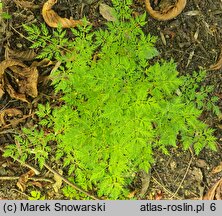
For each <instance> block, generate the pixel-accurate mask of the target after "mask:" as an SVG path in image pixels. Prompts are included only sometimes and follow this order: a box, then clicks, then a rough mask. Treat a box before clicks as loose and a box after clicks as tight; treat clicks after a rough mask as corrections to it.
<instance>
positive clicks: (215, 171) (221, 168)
mask: <svg viewBox="0 0 222 216" xmlns="http://www.w3.org/2000/svg"><path fill="white" fill-rule="evenodd" d="M221 171H222V162H220V164H219V165H218V166H216V167H214V168H213V170H212V171H211V174H217V173H219V172H221Z"/></svg>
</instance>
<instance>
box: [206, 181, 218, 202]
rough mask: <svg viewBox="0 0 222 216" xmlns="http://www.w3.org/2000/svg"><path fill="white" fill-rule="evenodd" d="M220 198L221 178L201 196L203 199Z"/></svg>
mask: <svg viewBox="0 0 222 216" xmlns="http://www.w3.org/2000/svg"><path fill="white" fill-rule="evenodd" d="M221 199H222V179H220V180H219V181H217V182H216V183H215V184H214V185H213V186H212V187H211V188H210V190H208V192H207V193H206V194H205V196H204V197H203V200H221Z"/></svg>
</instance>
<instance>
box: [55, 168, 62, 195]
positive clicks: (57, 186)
mask: <svg viewBox="0 0 222 216" xmlns="http://www.w3.org/2000/svg"><path fill="white" fill-rule="evenodd" d="M58 173H59V174H61V175H62V173H63V171H62V170H61V169H59V170H58ZM54 179H55V183H54V184H53V185H52V187H53V189H54V191H55V192H56V193H58V191H59V189H60V188H61V186H62V178H61V177H60V176H59V175H57V174H54Z"/></svg>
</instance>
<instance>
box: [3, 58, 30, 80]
mask: <svg viewBox="0 0 222 216" xmlns="http://www.w3.org/2000/svg"><path fill="white" fill-rule="evenodd" d="M15 65H17V66H21V67H26V65H25V64H23V63H22V62H20V61H17V60H13V59H7V60H4V61H2V62H1V63H0V79H1V78H2V76H3V74H4V71H5V69H6V68H8V67H12V66H15Z"/></svg>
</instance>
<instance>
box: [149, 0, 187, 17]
mask: <svg viewBox="0 0 222 216" xmlns="http://www.w3.org/2000/svg"><path fill="white" fill-rule="evenodd" d="M145 3H146V9H147V11H148V13H149V14H150V15H151V16H152V17H153V18H154V19H157V20H160V21H166V20H171V19H173V18H175V17H177V16H178V15H179V14H180V13H181V12H182V11H183V9H184V8H185V6H186V3H187V1H186V0H177V1H176V3H175V5H169V6H167V8H166V9H164V10H163V11H156V10H154V9H153V8H152V6H151V3H150V0H145Z"/></svg>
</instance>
